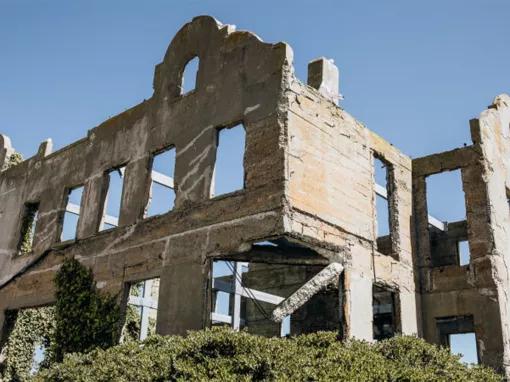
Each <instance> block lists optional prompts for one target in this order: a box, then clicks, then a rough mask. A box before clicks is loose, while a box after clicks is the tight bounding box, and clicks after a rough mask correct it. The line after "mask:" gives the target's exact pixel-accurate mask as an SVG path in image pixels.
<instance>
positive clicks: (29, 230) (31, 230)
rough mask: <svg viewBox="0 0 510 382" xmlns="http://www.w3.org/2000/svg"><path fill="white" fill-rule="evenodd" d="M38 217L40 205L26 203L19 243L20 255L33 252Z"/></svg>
mask: <svg viewBox="0 0 510 382" xmlns="http://www.w3.org/2000/svg"><path fill="white" fill-rule="evenodd" d="M38 217H39V203H26V204H25V206H24V211H23V219H22V221H21V232H20V240H19V243H18V253H19V254H20V255H25V254H27V253H30V252H31V251H32V245H33V243H34V236H35V227H36V225H37V219H38Z"/></svg>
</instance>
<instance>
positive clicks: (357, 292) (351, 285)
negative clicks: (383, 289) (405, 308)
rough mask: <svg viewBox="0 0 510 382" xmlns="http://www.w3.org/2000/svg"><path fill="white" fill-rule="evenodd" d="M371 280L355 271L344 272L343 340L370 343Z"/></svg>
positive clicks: (371, 319) (371, 314) (371, 312)
mask: <svg viewBox="0 0 510 382" xmlns="http://www.w3.org/2000/svg"><path fill="white" fill-rule="evenodd" d="M372 287H373V280H372V278H370V277H367V276H366V275H363V274H362V273H361V272H359V271H358V270H356V269H352V268H346V269H345V270H344V293H343V312H344V314H343V321H344V322H343V327H344V337H345V338H357V339H360V340H367V341H372V340H373V338H374V330H373V307H372Z"/></svg>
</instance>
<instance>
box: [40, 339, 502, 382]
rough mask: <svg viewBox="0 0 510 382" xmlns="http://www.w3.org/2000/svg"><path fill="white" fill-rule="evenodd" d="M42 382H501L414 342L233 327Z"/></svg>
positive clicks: (74, 363) (141, 347) (44, 376)
mask: <svg viewBox="0 0 510 382" xmlns="http://www.w3.org/2000/svg"><path fill="white" fill-rule="evenodd" d="M35 380H36V381H82V382H88V381H360V382H365V381H423V382H425V381H427V382H429V381H445V382H446V381H448V382H450V381H462V382H469V381H473V382H475V381H476V382H479V381H486V382H492V381H502V378H501V377H500V376H498V375H497V374H495V373H494V372H493V371H491V370H489V369H487V368H484V367H480V366H473V367H468V366H466V365H464V364H462V363H460V362H459V357H458V356H454V355H451V354H449V352H448V351H447V350H446V349H439V348H438V347H436V346H434V345H430V344H428V343H426V342H425V341H423V340H421V339H417V338H414V337H395V338H392V339H389V340H385V341H381V342H378V343H374V344H369V343H367V342H362V341H347V342H341V341H338V339H337V337H336V334H335V333H331V332H321V333H316V334H310V335H303V336H297V337H290V338H283V339H282V338H265V337H259V336H253V335H250V334H248V333H246V332H241V333H235V332H232V331H230V330H229V329H213V330H205V331H198V332H191V333H190V334H189V335H188V336H187V337H185V338H182V337H178V336H168V337H161V336H154V337H151V338H149V339H147V340H146V341H144V342H130V343H125V344H122V345H118V346H115V347H112V348H110V349H107V350H102V349H96V350H94V351H92V352H90V353H88V354H70V355H68V356H66V357H65V360H64V362H63V363H61V364H55V365H53V366H52V367H51V368H50V369H47V370H43V371H41V372H40V373H39V374H38V375H37V376H36V377H35Z"/></svg>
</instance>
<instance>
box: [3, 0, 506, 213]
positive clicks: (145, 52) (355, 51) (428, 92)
mask: <svg viewBox="0 0 510 382" xmlns="http://www.w3.org/2000/svg"><path fill="white" fill-rule="evenodd" d="M201 14H210V15H213V16H215V17H216V18H218V19H219V20H220V21H222V22H223V23H230V24H236V25H237V27H238V29H247V30H251V31H254V32H256V33H257V34H258V35H259V36H260V37H261V38H262V39H263V40H265V41H268V42H277V41H286V42H288V43H289V44H290V45H291V46H292V47H293V49H294V55H295V67H296V73H297V75H298V77H300V78H301V79H302V80H304V81H305V80H306V66H307V62H308V61H310V60H312V59H314V58H316V57H319V56H326V57H328V58H333V59H334V60H335V62H336V64H337V65H338V66H339V68H340V73H341V92H342V93H343V94H344V96H345V100H344V101H343V102H342V106H343V107H344V108H345V109H346V110H347V111H348V112H350V113H351V114H352V115H354V116H355V117H356V118H357V119H359V120H361V121H362V122H364V123H365V124H366V125H367V127H368V128H370V129H372V130H374V131H376V132H377V133H379V134H381V135H382V136H383V137H385V138H386V139H387V140H389V141H390V142H392V143H393V144H394V145H396V146H397V147H399V148H400V149H401V150H402V151H404V152H405V153H406V154H408V155H411V156H413V157H418V156H422V155H426V154H429V153H434V152H439V151H444V150H448V149H451V148H454V147H458V146H462V145H463V144H464V143H469V142H470V138H469V125H468V121H469V119H470V118H473V117H476V116H477V115H478V113H479V112H480V111H482V110H483V109H484V108H485V107H486V106H487V105H488V104H489V103H490V101H491V100H492V98H493V97H494V96H496V95H497V94H499V93H501V92H510V75H509V74H508V68H509V63H510V49H509V48H510V33H509V32H508V30H509V29H508V20H509V16H510V2H509V1H507V0H448V1H444V0H442V1H439V0H429V1H409V0H399V1H397V0H394V1H393V0H388V1H380V0H372V1H338V0H336V1H333V0H332V1H326V0H321V1H311V0H309V1H298V0H294V1H274V0H273V1H262V0H259V1H251V2H249V1H239V0H238V1H233V0H232V1H222V0H215V1H212V0H210V1H206V0H200V1H198V0H184V1H176V0H175V1H172V0H151V1H131V0H124V1H104V0H89V1H77V0H76V1H61V0H37V1H33V0H32V1H28V0H0V47H1V56H0V132H1V133H4V134H7V135H8V136H10V137H11V139H12V141H13V144H14V146H15V147H16V148H17V149H18V150H19V151H20V152H21V153H23V155H24V156H25V157H28V156H31V155H33V154H34V153H35V152H36V151H37V147H38V145H39V143H40V142H41V141H43V140H44V139H46V138H48V137H51V138H52V139H53V141H54V144H55V148H60V147H62V146H64V145H66V144H69V143H71V142H73V141H75V140H76V139H79V138H81V137H83V136H85V134H86V131H87V130H88V129H90V128H92V127H94V126H96V125H97V124H99V123H100V122H101V121H103V120H105V119H106V118H108V117H109V116H113V115H115V114H118V113H119V112H122V111H123V110H125V109H126V108H129V107H131V106H133V105H135V104H137V103H139V102H140V101H142V100H143V99H144V98H149V97H150V96H151V94H152V77H153V73H154V66H155V65H156V64H157V63H159V62H160V61H161V60H162V57H163V55H164V53H165V51H166V48H167V46H168V44H169V42H170V40H171V39H172V37H173V35H174V34H175V33H176V32H177V30H178V29H179V28H180V27H181V26H182V25H183V24H184V23H185V22H187V21H190V20H191V18H192V17H194V16H197V15H201ZM443 184H444V183H443ZM440 194H441V192H440V193H439V194H438V195H440ZM442 194H443V196H444V192H443V193H442ZM440 199H441V198H440ZM441 200H442V202H441ZM441 200H440V203H442V204H440V209H441V208H442V206H446V205H451V203H450V202H449V201H448V200H446V199H444V197H443V199H441ZM457 204H458V203H457ZM462 207H463V206H462V203H460V207H458V208H460V209H462ZM454 215H455V214H454Z"/></svg>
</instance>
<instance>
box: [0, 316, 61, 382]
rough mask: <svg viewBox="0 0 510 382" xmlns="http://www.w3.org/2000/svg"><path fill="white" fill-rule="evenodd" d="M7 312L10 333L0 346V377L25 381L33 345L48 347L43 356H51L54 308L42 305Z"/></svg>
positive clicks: (31, 358)
mask: <svg viewBox="0 0 510 382" xmlns="http://www.w3.org/2000/svg"><path fill="white" fill-rule="evenodd" d="M7 313H8V314H7V325H8V329H9V332H10V335H9V337H8V339H7V341H6V343H5V344H4V346H3V347H2V356H4V357H5V362H3V363H0V376H1V378H0V380H5V381H25V380H27V379H28V378H29V375H30V371H31V370H32V366H33V354H34V350H35V347H36V345H42V346H43V347H44V348H46V349H47V350H46V360H49V359H51V358H52V355H51V354H50V352H51V350H49V349H48V347H49V344H50V342H51V341H52V340H53V335H54V332H55V320H54V319H55V311H54V309H53V308H52V307H41V308H31V309H24V310H22V311H19V312H17V311H8V312H7ZM0 358H2V357H1V356H0ZM41 366H42V367H44V366H45V364H44V363H43V364H42V365H41Z"/></svg>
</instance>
